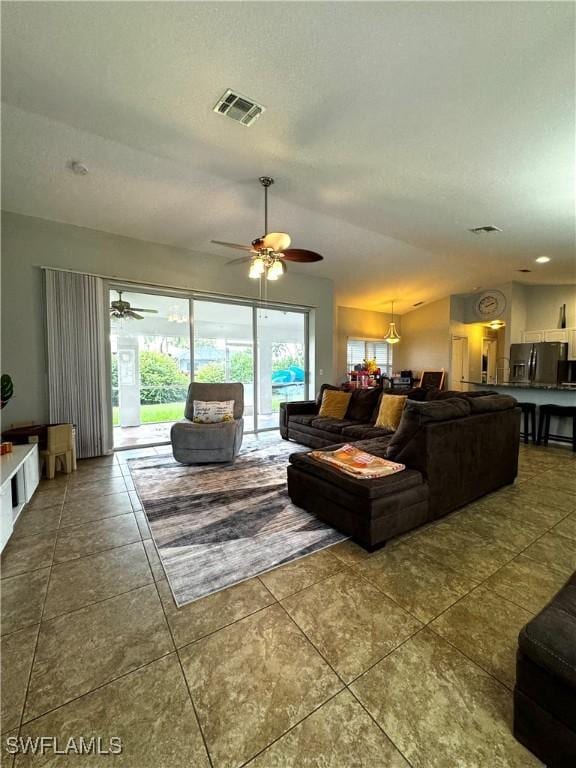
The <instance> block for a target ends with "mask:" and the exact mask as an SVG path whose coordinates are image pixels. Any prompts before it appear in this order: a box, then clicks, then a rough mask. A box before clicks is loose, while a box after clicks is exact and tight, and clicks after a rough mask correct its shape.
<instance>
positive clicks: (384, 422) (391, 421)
mask: <svg viewBox="0 0 576 768" xmlns="http://www.w3.org/2000/svg"><path fill="white" fill-rule="evenodd" d="M407 399H408V398H407V396H406V395H382V401H381V402H380V408H379V410H378V416H377V418H376V423H375V424H374V426H375V427H382V428H383V429H391V430H392V432H396V430H397V429H398V425H399V424H400V419H401V418H402V411H403V410H404V406H405V405H406V400H407Z"/></svg>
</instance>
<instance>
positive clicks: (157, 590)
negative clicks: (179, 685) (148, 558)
mask: <svg viewBox="0 0 576 768" xmlns="http://www.w3.org/2000/svg"><path fill="white" fill-rule="evenodd" d="M148 565H149V567H150V571H152V566H150V563H148ZM152 576H154V574H152ZM154 586H155V588H156V594H157V596H158V600H159V601H160V608H161V609H162V613H163V615H164V621H165V622H166V626H167V627H168V632H169V634H170V638H171V639H172V645H173V646H174V653H175V654H176V658H177V660H178V666H179V667H180V672H181V674H182V678H183V679H184V685H185V686H186V690H187V692H188V698H189V699H190V704H191V705H192V711H193V712H194V717H195V718H196V723H197V725H198V730H199V731H200V736H201V737H202V742H203V744H204V749H205V750H206V756H207V758H208V763H209V765H210V766H211V768H213V765H214V763H213V762H212V755H211V754H210V750H209V749H208V742H207V740H206V736H205V735H204V731H203V729H202V725H201V723H200V717H199V715H198V710H197V709H196V704H195V703H194V699H193V697H192V691H191V690H190V686H189V684H188V678H187V677H186V673H185V672H184V667H183V665H182V659H181V658H180V653H179V652H178V650H179V649H178V647H177V646H176V640H175V638H174V633H173V632H172V627H171V626H170V622H169V620H168V614H167V613H166V611H165V609H164V603H163V602H162V595H161V594H160V590H159V589H158V582H156V581H155V582H154Z"/></svg>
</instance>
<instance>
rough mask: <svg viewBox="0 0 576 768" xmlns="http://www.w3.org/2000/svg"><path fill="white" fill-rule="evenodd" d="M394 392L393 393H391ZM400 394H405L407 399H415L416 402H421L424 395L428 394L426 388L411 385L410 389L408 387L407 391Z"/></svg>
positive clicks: (424, 397) (424, 398)
mask: <svg viewBox="0 0 576 768" xmlns="http://www.w3.org/2000/svg"><path fill="white" fill-rule="evenodd" d="M391 394H394V393H391ZM401 394H403V395H406V397H407V398H408V400H416V401H417V402H420V403H423V402H424V400H426V395H427V394H428V390H427V389H423V388H422V387H413V388H412V389H409V390H408V391H407V392H402V393H401Z"/></svg>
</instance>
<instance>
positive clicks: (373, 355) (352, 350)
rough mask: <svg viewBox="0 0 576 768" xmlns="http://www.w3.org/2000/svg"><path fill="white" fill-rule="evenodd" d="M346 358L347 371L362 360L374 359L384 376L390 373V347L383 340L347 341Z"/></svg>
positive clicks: (351, 369)
mask: <svg viewBox="0 0 576 768" xmlns="http://www.w3.org/2000/svg"><path fill="white" fill-rule="evenodd" d="M346 357H347V366H348V370H349V371H353V370H354V366H356V365H361V364H362V361H363V360H372V359H374V360H376V365H377V366H378V367H379V368H380V370H381V371H382V373H383V374H384V375H386V376H389V375H390V374H391V373H392V346H391V345H390V344H387V343H386V342H385V341H384V340H383V339H348V344H347V355H346Z"/></svg>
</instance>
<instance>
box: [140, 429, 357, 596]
mask: <svg viewBox="0 0 576 768" xmlns="http://www.w3.org/2000/svg"><path fill="white" fill-rule="evenodd" d="M169 450H170V449H169V448H167V451H169ZM296 450H298V446H296V445H294V444H293V443H292V444H290V443H286V442H285V441H283V440H280V439H275V440H266V439H264V440H257V439H255V438H253V439H251V440H250V439H247V440H246V441H245V447H243V449H242V452H241V454H240V456H238V458H237V459H236V462H235V463H234V464H212V465H209V466H196V467H186V466H182V464H178V463H177V462H176V461H174V459H173V458H172V454H171V453H167V454H166V455H158V456H149V457H146V458H141V459H131V460H129V467H130V473H131V475H132V478H133V480H134V484H135V486H136V490H137V493H138V496H139V497H140V501H141V502H142V506H143V508H144V512H145V514H146V517H147V519H148V523H149V525H150V530H151V533H152V537H153V539H154V543H155V544H156V549H157V551H158V554H159V556H160V559H161V561H162V565H163V567H164V571H165V572H166V576H167V578H168V582H169V584H170V588H171V589H172V593H173V595H174V599H175V601H176V604H177V605H178V606H182V605H185V604H186V603H189V602H191V601H193V600H197V599H198V598H200V597H205V596H206V595H210V594H212V593H213V592H218V591H220V590H221V589H225V588H226V587H229V586H231V585H233V584H237V583H238V582H241V581H245V580H246V579H250V578H252V577H254V576H257V575H258V574H259V573H264V572H265V571H269V570H271V569H272V568H276V567H278V566H279V565H283V564H285V563H289V562H291V561H292V560H296V559H297V558H300V557H304V555H309V554H311V553H312V552H317V551H318V550H320V549H324V548H325V547H329V546H331V545H332V544H336V543H337V542H339V541H343V540H344V539H347V538H348V537H347V536H345V535H344V534H342V533H340V532H338V531H336V530H335V529H334V528H332V527H330V526H329V525H327V524H326V523H323V522H322V521H321V520H318V518H316V517H314V515H311V514H309V513H308V512H305V511H304V510H303V509H299V508H298V507H296V506H294V504H292V502H291V501H290V498H289V496H288V491H287V487H286V467H287V465H288V456H289V455H290V454H291V453H294V452H295V451H296Z"/></svg>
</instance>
